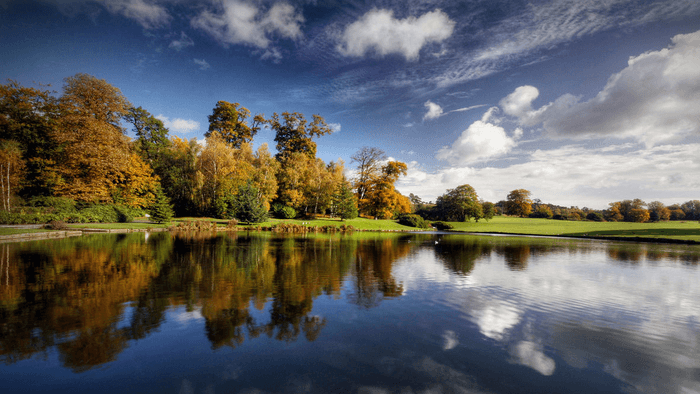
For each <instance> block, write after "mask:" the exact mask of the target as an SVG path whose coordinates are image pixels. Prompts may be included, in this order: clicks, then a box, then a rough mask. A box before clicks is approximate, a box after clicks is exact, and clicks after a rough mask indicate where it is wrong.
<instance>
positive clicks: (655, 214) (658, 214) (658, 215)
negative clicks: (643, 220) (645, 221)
mask: <svg viewBox="0 0 700 394" xmlns="http://www.w3.org/2000/svg"><path fill="white" fill-rule="evenodd" d="M647 208H648V209H649V220H651V221H652V222H659V221H667V220H669V219H671V210H670V209H668V208H667V207H666V206H665V205H664V203H662V202H661V201H652V202H650V203H649V204H647Z"/></svg>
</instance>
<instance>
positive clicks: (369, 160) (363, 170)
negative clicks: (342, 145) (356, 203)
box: [350, 146, 386, 201]
mask: <svg viewBox="0 0 700 394" xmlns="http://www.w3.org/2000/svg"><path fill="white" fill-rule="evenodd" d="M350 158H351V160H352V161H351V162H352V163H357V176H356V177H355V179H354V187H355V190H356V191H357V198H358V200H360V201H362V200H364V199H365V198H366V195H367V192H368V191H369V190H370V189H371V187H372V183H373V181H374V180H375V179H377V178H378V177H379V175H380V174H381V171H382V162H384V161H385V160H386V154H385V153H384V151H383V150H381V149H379V148H370V147H367V146H364V147H362V149H360V150H359V151H357V152H355V154H354V155H352V156H351V157H350Z"/></svg>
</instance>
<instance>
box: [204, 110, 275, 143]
mask: <svg viewBox="0 0 700 394" xmlns="http://www.w3.org/2000/svg"><path fill="white" fill-rule="evenodd" d="M249 117H250V111H249V110H248V109H247V108H246V107H243V106H241V105H240V104H239V103H233V104H232V103H229V102H226V101H217V102H216V106H215V107H214V111H213V113H212V114H211V115H209V117H208V118H209V131H208V132H207V133H206V134H204V135H205V136H206V137H209V136H210V135H211V133H212V132H218V133H219V134H220V135H221V137H222V138H223V139H224V141H226V142H227V143H228V144H230V145H231V146H232V147H234V148H240V147H241V144H243V143H249V142H251V141H252V140H253V137H255V134H257V133H258V131H259V130H260V125H261V124H263V123H265V118H263V116H262V115H255V117H254V118H253V122H252V124H251V125H248V123H247V119H248V118H249Z"/></svg>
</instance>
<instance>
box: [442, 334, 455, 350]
mask: <svg viewBox="0 0 700 394" xmlns="http://www.w3.org/2000/svg"><path fill="white" fill-rule="evenodd" d="M442 340H443V343H442V350H452V349H454V348H456V347H457V345H459V339H457V334H455V332H454V331H451V330H447V331H445V333H444V334H442Z"/></svg>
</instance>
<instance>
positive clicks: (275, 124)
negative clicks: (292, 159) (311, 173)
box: [267, 112, 332, 163]
mask: <svg viewBox="0 0 700 394" xmlns="http://www.w3.org/2000/svg"><path fill="white" fill-rule="evenodd" d="M267 124H269V125H270V128H271V129H272V130H273V131H274V132H275V142H276V143H277V145H276V148H277V155H276V156H275V157H276V158H277V160H279V161H280V162H283V163H284V162H285V160H286V159H287V158H288V157H289V156H290V155H291V154H292V153H295V152H301V153H304V154H305V155H307V156H309V157H311V158H315V157H316V143H315V142H313V141H312V138H313V137H320V136H322V135H326V134H330V133H331V132H332V130H331V129H330V127H328V125H327V124H326V121H325V120H324V119H323V118H322V117H321V116H319V115H313V120H312V121H311V123H309V122H308V121H307V120H306V118H305V117H304V115H303V114H301V113H298V112H291V113H290V112H283V113H282V117H281V118H280V116H279V115H277V113H276V112H275V113H274V114H272V117H271V118H270V119H268V120H267Z"/></svg>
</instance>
